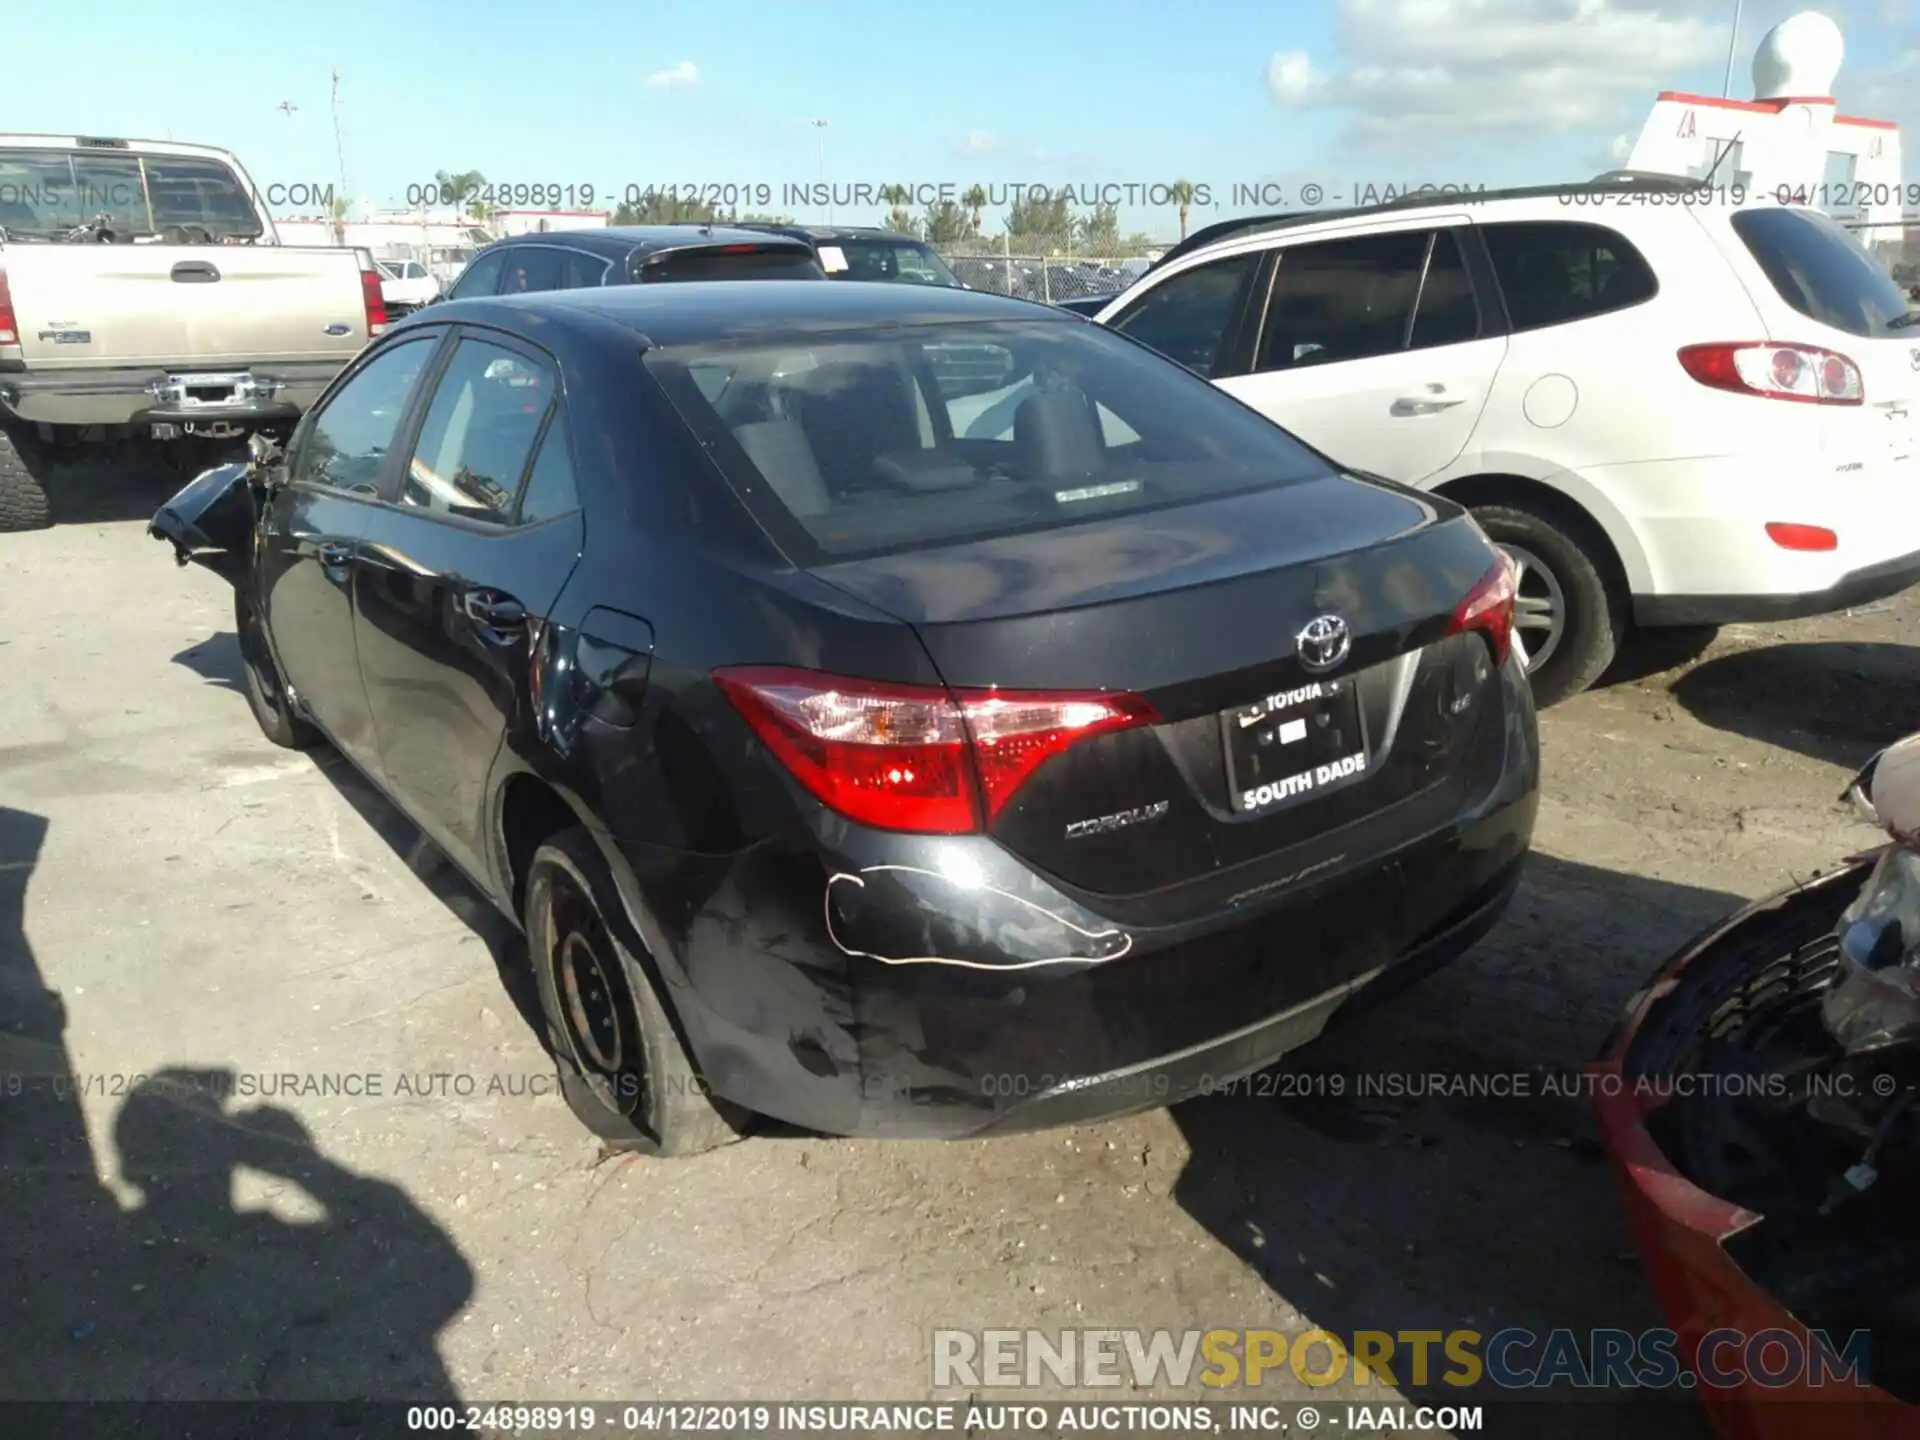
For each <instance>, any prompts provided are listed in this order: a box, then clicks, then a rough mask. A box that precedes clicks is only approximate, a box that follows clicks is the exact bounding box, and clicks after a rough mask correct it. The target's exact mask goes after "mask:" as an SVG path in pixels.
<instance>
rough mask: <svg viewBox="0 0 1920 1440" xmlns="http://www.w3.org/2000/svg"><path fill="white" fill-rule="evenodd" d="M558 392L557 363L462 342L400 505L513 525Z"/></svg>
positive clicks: (423, 431) (411, 463) (424, 428)
mask: <svg viewBox="0 0 1920 1440" xmlns="http://www.w3.org/2000/svg"><path fill="white" fill-rule="evenodd" d="M557 389H558V385H557V383H556V377H555V375H554V373H553V370H552V368H551V367H549V366H547V365H545V364H543V363H541V362H539V361H536V360H531V359H529V358H528V357H527V356H525V355H523V354H521V353H520V352H519V351H518V350H508V349H506V348H504V347H503V346H499V345H493V344H489V343H488V342H486V341H484V340H473V339H466V340H462V341H461V342H460V347H459V348H458V349H457V350H455V351H454V352H453V359H452V360H451V361H450V362H449V363H448V365H447V368H446V371H445V373H444V374H442V375H441V377H440V384H439V387H438V388H437V389H436V390H435V391H434V394H433V403H432V404H431V405H429V406H428V407H427V418H426V420H425V421H424V422H423V423H422V425H421V427H420V438H419V440H418V441H417V442H416V443H415V445H414V447H413V455H412V456H411V458H410V459H409V460H408V462H407V472H406V475H405V477H404V479H403V480H402V483H401V487H400V503H401V504H402V505H412V506H417V507H418V508H420V509H423V510H432V511H434V512H436V513H438V514H442V515H448V516H452V517H455V518H458V519H462V520H478V521H482V522H485V523H488V524H493V525H505V524H508V523H509V522H510V521H511V520H512V517H513V509H514V498H515V497H516V496H517V495H518V494H519V493H520V481H521V478H522V477H523V476H524V475H525V474H526V472H527V462H528V461H529V460H530V459H532V458H533V443H534V440H535V439H536V437H538V435H539V433H540V426H541V424H542V422H543V421H545V419H546V416H547V409H548V407H549V406H550V405H551V404H552V403H553V399H554V395H555V392H556V391H557Z"/></svg>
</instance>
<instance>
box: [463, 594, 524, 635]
mask: <svg viewBox="0 0 1920 1440" xmlns="http://www.w3.org/2000/svg"><path fill="white" fill-rule="evenodd" d="M460 611H461V613H462V614H464V615H465V616H466V617H467V618H468V619H469V620H471V621H473V622H474V623H475V624H476V625H484V626H486V628H487V629H489V630H517V629H519V628H520V627H521V626H522V625H524V624H526V623H527V607H526V606H524V605H522V604H521V603H520V602H519V601H518V600H516V599H514V598H513V597H512V596H511V595H502V594H501V593H500V592H499V591H498V590H468V591H466V592H465V593H464V594H462V595H461V597H460Z"/></svg>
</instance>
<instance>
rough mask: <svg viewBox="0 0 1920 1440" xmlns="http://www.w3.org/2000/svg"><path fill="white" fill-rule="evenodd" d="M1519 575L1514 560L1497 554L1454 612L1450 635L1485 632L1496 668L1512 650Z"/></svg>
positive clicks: (1505, 660) (1505, 554)
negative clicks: (1491, 648) (1469, 631)
mask: <svg viewBox="0 0 1920 1440" xmlns="http://www.w3.org/2000/svg"><path fill="white" fill-rule="evenodd" d="M1518 575H1519V570H1518V569H1517V567H1515V565H1514V563H1513V557H1512V556H1510V555H1508V554H1507V552H1506V551H1504V550H1502V551H1499V552H1498V556H1497V558H1496V559H1495V560H1494V562H1493V568H1492V569H1491V570H1489V571H1487V573H1486V574H1485V575H1483V576H1481V577H1480V583H1479V584H1477V585H1475V586H1474V587H1473V589H1471V590H1469V591H1468V592H1467V598H1466V599H1464V600H1462V601H1461V602H1460V608H1459V609H1457V610H1455V611H1454V612H1453V627H1452V632H1451V633H1453V634H1455V635H1460V634H1464V633H1465V632H1466V631H1468V630H1484V631H1486V632H1487V643H1488V644H1490V645H1491V646H1492V647H1493V663H1494V664H1496V665H1504V664H1506V663H1507V655H1508V654H1509V653H1510V652H1511V651H1512V649H1513V607H1514V602H1515V601H1516V600H1517V599H1518V598H1519V593H1520V592H1519V587H1518V584H1517V579H1518Z"/></svg>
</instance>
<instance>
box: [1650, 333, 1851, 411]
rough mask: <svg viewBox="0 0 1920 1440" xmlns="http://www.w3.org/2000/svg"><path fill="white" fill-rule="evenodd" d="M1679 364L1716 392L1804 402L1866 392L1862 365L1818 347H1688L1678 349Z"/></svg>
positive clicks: (1840, 400)
mask: <svg viewBox="0 0 1920 1440" xmlns="http://www.w3.org/2000/svg"><path fill="white" fill-rule="evenodd" d="M1680 367H1681V368H1682V369H1683V370H1685V371H1686V372H1687V374H1689V375H1691V376H1692V377H1693V378H1694V379H1695V380H1698V381H1699V382H1700V383H1701V384H1702V385H1710V386H1712V387H1713V388H1714V389H1716V390H1731V391H1733V392H1734V393H1735V394H1737V395H1760V396H1764V397H1765V398H1766V399H1769V400H1794V401H1798V402H1799V403H1800V404H1802V405H1858V404H1860V403H1861V401H1862V400H1863V399H1864V398H1865V395H1866V388H1865V386H1864V385H1863V384H1862V382H1861V379H1860V367H1859V366H1857V365H1855V364H1854V363H1853V361H1851V360H1849V359H1848V358H1847V357H1846V356H1844V355H1841V354H1837V353H1836V352H1834V351H1832V350H1822V349H1821V348H1820V347H1819V346H1817V345H1775V344H1772V343H1769V342H1766V341H1741V342H1738V343H1730V344H1717V345H1689V346H1687V347H1686V348H1685V349H1684V350H1682V351H1681V352H1680Z"/></svg>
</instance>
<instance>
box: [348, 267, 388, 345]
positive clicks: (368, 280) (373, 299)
mask: <svg viewBox="0 0 1920 1440" xmlns="http://www.w3.org/2000/svg"><path fill="white" fill-rule="evenodd" d="M354 253H355V254H356V255H358V256H359V257H360V300H361V303H362V304H363V305H365V306H366V310H367V338H368V339H369V340H374V339H378V338H379V337H380V336H382V335H384V334H386V333H387V293H386V291H384V290H382V289H381V288H380V268H379V267H378V266H377V265H375V264H374V263H373V252H372V251H371V250H356V251H355V252H354Z"/></svg>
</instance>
